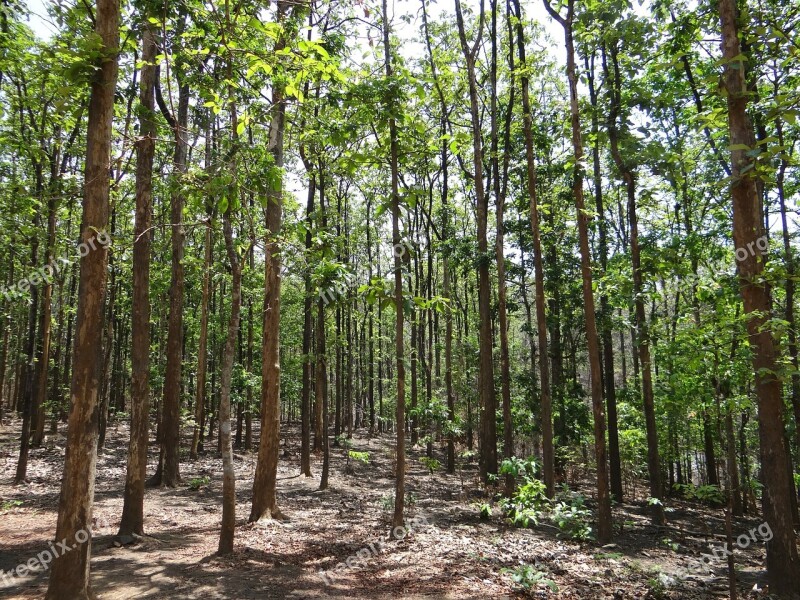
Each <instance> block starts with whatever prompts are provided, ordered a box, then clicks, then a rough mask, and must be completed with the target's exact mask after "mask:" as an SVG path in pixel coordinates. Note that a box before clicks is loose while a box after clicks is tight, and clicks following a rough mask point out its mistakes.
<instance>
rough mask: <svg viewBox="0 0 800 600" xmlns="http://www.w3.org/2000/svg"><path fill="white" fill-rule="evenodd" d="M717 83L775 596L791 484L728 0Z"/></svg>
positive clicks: (786, 556) (784, 575)
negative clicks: (723, 106)
mask: <svg viewBox="0 0 800 600" xmlns="http://www.w3.org/2000/svg"><path fill="white" fill-rule="evenodd" d="M719 13H720V20H721V30H722V56H723V58H724V59H725V66H724V76H723V83H724V86H725V89H726V91H727V97H728V127H729V130H730V143H731V173H732V181H731V195H732V197H733V241H734V245H735V247H736V259H737V270H738V274H739V283H740V286H741V293H742V300H743V302H744V310H745V314H746V315H747V317H748V318H747V330H748V337H749V340H750V346H751V347H752V352H753V368H754V370H755V385H756V398H757V401H758V431H759V437H760V442H761V469H762V473H763V481H762V483H763V484H764V493H763V503H764V516H765V517H766V520H767V523H768V524H769V526H770V529H771V530H772V533H773V537H772V539H770V540H769V541H767V578H768V580H769V591H770V593H772V594H775V595H777V596H779V597H782V598H791V597H792V596H795V595H798V594H800V579H798V577H797V573H798V572H800V559H798V554H797V545H796V542H795V534H794V525H793V518H792V502H791V494H792V493H793V492H794V486H793V485H792V481H791V479H790V476H789V471H788V469H787V468H786V465H787V464H788V449H787V447H786V436H785V429H784V421H783V410H784V406H783V399H782V397H781V382H780V380H779V379H778V378H777V376H776V372H777V369H778V366H777V357H776V349H775V342H774V340H773V337H772V331H771V329H770V327H769V326H768V325H767V321H768V319H769V315H770V289H769V285H768V284H767V283H766V282H764V280H763V273H764V262H765V260H764V254H763V251H762V248H761V246H760V245H759V242H758V240H760V239H761V238H763V236H764V235H765V231H764V225H763V223H764V220H763V219H762V218H761V217H762V210H761V202H760V200H759V195H758V191H757V188H756V180H755V177H754V175H755V170H754V169H753V167H754V160H753V157H752V156H750V155H749V151H750V149H751V148H755V136H754V133H753V124H752V122H751V121H750V118H749V117H748V115H747V105H748V100H749V94H748V91H747V86H746V85H745V81H746V80H745V75H746V71H745V61H744V59H743V58H742V54H741V47H740V44H739V27H738V24H737V18H738V14H737V7H736V2H735V1H734V0H720V2H719Z"/></svg>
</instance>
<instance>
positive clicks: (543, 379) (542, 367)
mask: <svg viewBox="0 0 800 600" xmlns="http://www.w3.org/2000/svg"><path fill="white" fill-rule="evenodd" d="M512 2H513V4H514V14H515V17H516V19H517V20H516V24H517V40H516V43H517V52H518V53H519V62H520V73H521V75H520V79H521V86H522V127H523V132H524V134H525V159H526V165H527V170H526V183H527V191H528V197H529V199H530V220H531V233H532V235H533V263H534V274H535V281H534V284H535V289H536V330H537V334H538V341H539V380H540V390H541V427H542V474H543V476H544V483H545V488H546V493H547V497H548V498H552V497H553V496H554V495H555V467H554V465H555V461H554V451H553V412H552V395H551V391H550V364H549V356H548V353H547V317H546V314H545V295H544V267H543V265H542V242H541V232H540V227H539V225H540V223H539V204H538V201H537V195H536V162H535V161H536V158H535V155H534V147H533V122H532V121H533V117H532V115H531V101H530V91H529V88H528V85H529V78H528V74H527V70H526V64H527V62H526V57H525V33H524V31H523V26H522V22H523V21H522V10H521V8H520V2H519V0H512Z"/></svg>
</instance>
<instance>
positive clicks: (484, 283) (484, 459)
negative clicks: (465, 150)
mask: <svg viewBox="0 0 800 600" xmlns="http://www.w3.org/2000/svg"><path fill="white" fill-rule="evenodd" d="M456 21H457V23H458V36H459V39H460V41H461V51H462V53H463V55H464V60H465V62H466V67H467V79H468V82H469V99H470V116H471V127H472V151H473V169H474V173H472V174H471V178H472V182H473V185H474V187H475V199H476V203H477V225H478V315H479V322H480V325H479V330H478V361H479V362H478V393H479V396H480V402H481V421H480V422H481V448H480V474H481V479H482V481H483V482H484V483H487V484H488V483H489V476H490V474H494V473H497V425H496V423H495V413H496V412H497V410H496V406H495V390H494V365H493V364H492V317H491V309H492V307H491V279H490V277H489V261H490V259H489V255H488V252H489V244H488V240H487V229H488V213H489V199H488V196H487V195H486V191H485V189H484V180H483V142H482V140H481V121H480V104H479V98H478V80H477V76H476V72H475V62H476V60H477V56H478V50H479V48H480V43H481V41H482V40H481V38H482V32H483V25H484V21H485V13H484V2H483V0H481V2H480V17H479V25H478V33H477V35H476V41H475V43H474V44H473V46H472V47H470V46H469V43H468V42H467V34H466V28H465V26H464V15H463V14H462V10H461V1H460V0H456Z"/></svg>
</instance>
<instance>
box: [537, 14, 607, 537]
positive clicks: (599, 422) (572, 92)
mask: <svg viewBox="0 0 800 600" xmlns="http://www.w3.org/2000/svg"><path fill="white" fill-rule="evenodd" d="M544 5H545V8H546V9H547V11H548V12H549V13H550V15H551V16H552V17H553V18H554V19H555V20H556V21H558V22H559V23H560V24H561V26H562V27H563V28H564V40H565V43H566V49H567V78H568V81H569V98H570V117H571V119H570V120H571V122H572V146H573V149H574V154H575V156H574V167H573V179H572V193H573V195H574V196H575V209H576V212H577V220H578V237H579V240H580V251H581V276H582V280H583V307H584V308H583V310H584V315H585V319H586V342H587V346H588V353H589V377H590V382H591V390H592V413H593V415H594V448H595V460H596V462H597V504H598V524H597V540H598V541H599V542H600V543H601V544H605V543H608V541H609V540H610V539H611V535H612V532H611V498H610V495H609V490H608V464H607V458H606V440H605V407H604V406H603V380H602V374H601V372H600V347H599V346H600V345H599V340H598V336H597V323H596V320H595V305H594V290H593V289H592V265H591V258H592V257H591V251H590V249H589V217H588V215H587V213H586V205H585V204H584V200H583V167H582V161H583V142H582V139H581V121H580V118H581V117H580V109H579V107H578V74H577V71H576V68H575V46H574V41H573V37H572V25H573V18H574V14H575V0H567V16H566V18H564V17H562V16H561V15H559V14H558V13H557V12H556V11H555V10H553V8H552V6H550V3H549V1H548V0H544Z"/></svg>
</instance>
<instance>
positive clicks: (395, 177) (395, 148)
mask: <svg viewBox="0 0 800 600" xmlns="http://www.w3.org/2000/svg"><path fill="white" fill-rule="evenodd" d="M386 4H387V1H386V0H383V2H382V8H383V12H382V18H383V58H384V63H385V65H384V66H385V73H386V80H387V83H388V85H389V86H390V89H391V90H392V94H391V95H389V96H387V101H386V106H385V107H384V108H385V110H386V113H387V115H388V120H389V165H390V168H391V173H392V244H393V252H392V255H393V256H394V310H395V335H394V344H395V364H396V369H395V370H396V371H397V373H396V375H397V407H396V411H395V420H396V428H397V444H396V446H395V453H396V460H395V479H394V481H395V485H394V514H393V515H392V532H393V533H392V535H393V536H394V531H395V529H396V528H397V527H402V525H403V512H404V509H405V498H406V492H405V490H406V428H405V420H406V417H405V409H406V407H405V402H406V374H405V361H404V358H403V355H404V346H403V309H404V307H403V263H402V256H401V255H402V253H401V252H399V250H398V249H399V248H400V247H401V246H400V242H401V240H400V184H399V180H400V174H399V166H398V165H399V160H400V159H399V154H400V148H399V144H398V136H397V123H396V121H395V116H394V114H395V104H396V102H397V99H396V97H395V94H396V93H397V90H396V85H395V84H396V82H394V81H393V76H394V69H393V67H392V56H391V46H390V45H389V11H388V8H387V6H386Z"/></svg>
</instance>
